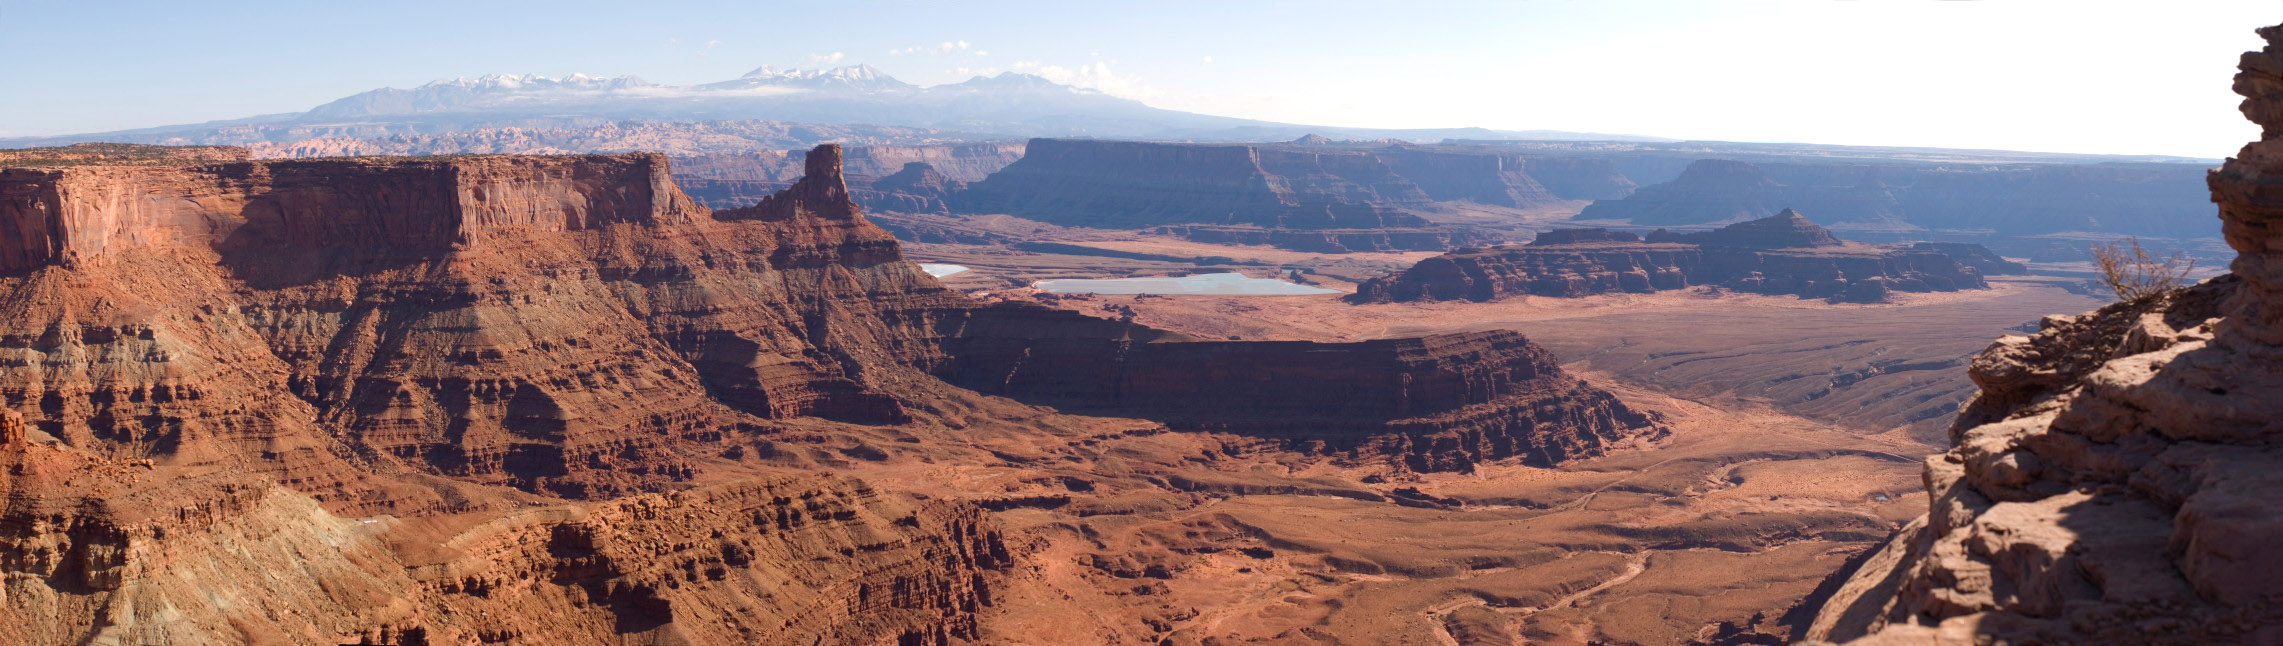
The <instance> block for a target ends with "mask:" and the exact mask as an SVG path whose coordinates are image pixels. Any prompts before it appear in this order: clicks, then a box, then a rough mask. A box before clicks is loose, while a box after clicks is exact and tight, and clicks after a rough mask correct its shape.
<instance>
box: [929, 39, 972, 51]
mask: <svg viewBox="0 0 2283 646" xmlns="http://www.w3.org/2000/svg"><path fill="white" fill-rule="evenodd" d="M967 48H968V44H967V41H964V40H947V41H943V44H941V45H936V46H935V53H937V54H949V53H952V52H956V51H960V50H963V49H967Z"/></svg>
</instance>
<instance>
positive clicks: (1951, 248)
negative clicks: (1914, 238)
mask: <svg viewBox="0 0 2283 646" xmlns="http://www.w3.org/2000/svg"><path fill="white" fill-rule="evenodd" d="M1910 248H1912V249H1917V250H1919V251H1932V252H1935V253H1939V254H1942V255H1945V256H1949V257H1950V258H1951V259H1952V260H1956V261H1958V264H1961V265H1965V266H1968V267H1973V268H1974V270H1975V271H1979V272H1982V275H1984V276H2011V275H2020V274H2027V273H2029V265H2024V264H2021V263H2019V262H2014V261H2012V260H2007V259H2006V258H2005V257H2004V256H2000V255H1998V254H1997V252H1994V251H1990V248H1989V247H1984V246H1982V245H1978V244H1974V243H1971V242H1915V243H1911V245H1910Z"/></svg>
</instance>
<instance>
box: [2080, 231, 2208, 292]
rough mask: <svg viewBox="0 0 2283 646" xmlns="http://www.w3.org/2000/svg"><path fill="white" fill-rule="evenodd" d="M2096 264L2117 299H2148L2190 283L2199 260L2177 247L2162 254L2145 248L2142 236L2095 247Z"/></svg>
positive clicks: (2095, 267)
mask: <svg viewBox="0 0 2283 646" xmlns="http://www.w3.org/2000/svg"><path fill="white" fill-rule="evenodd" d="M2093 267H2094V269H2095V270H2097V271H2098V272H2099V273H2100V281H2101V284H2102V285H2105V286H2107V287H2108V288H2109V291H2112V292H2116V295H2117V300H2119V301H2122V302H2126V303H2145V302H2148V301H2152V300H2156V299H2158V298H2162V297H2164V296H2165V295H2167V294H2171V293H2172V292H2176V291H2179V290H2180V289H2181V288H2184V287H2187V286H2188V283H2189V281H2188V273H2189V272H2192V271H2195V270H2196V261H2195V259H2193V258H2189V257H2188V256H2187V255H2186V254H2183V253H2181V252H2178V251H2174V252H2172V253H2171V254H2170V255H2166V256H2163V257H2161V258H2159V257H2157V256H2156V255H2155V254H2152V253H2149V251H2148V250H2147V249H2144V248H2142V247H2141V246H2140V239H2139V238H2125V239H2124V241H2123V242H2111V243H2108V244H2105V245H2100V246H2096V247H2093Z"/></svg>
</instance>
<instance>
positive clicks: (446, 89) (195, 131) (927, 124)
mask: <svg viewBox="0 0 2283 646" xmlns="http://www.w3.org/2000/svg"><path fill="white" fill-rule="evenodd" d="M726 122H771V123H777V124H783V125H784V126H797V125H799V124H818V125H819V126H821V129H818V132H819V134H818V137H820V138H822V137H828V135H825V134H823V133H824V132H827V131H832V132H844V131H846V129H847V128H851V127H858V128H873V129H882V128H884V129H887V130H892V131H893V130H898V129H901V130H900V131H904V132H912V131H915V130H914V129H916V131H918V132H933V133H935V134H926V135H920V136H919V138H922V139H932V140H945V139H970V140H972V139H1015V138H1024V137H1040V136H1047V137H1069V136H1091V137H1104V138H1124V139H1161V140H1163V139H1171V140H1222V141H1232V140H1254V141H1258V140H1273V139H1289V138H1292V137H1296V136H1299V135H1301V134H1305V133H1307V132H1316V131H1321V132H1327V133H1332V134H1336V135H1340V136H1344V137H1348V138H1383V137H1396V138H1406V139H1413V140H1436V139H1441V138H1445V137H1458V138H1475V139H1501V138H1517V137H1518V136H1519V138H1561V137H1545V136H1534V137H1533V136H1527V135H1524V134H1523V133H1501V132H1497V131H1491V130H1483V129H1480V128H1457V129H1445V130H1413V131H1399V130H1374V129H1355V128H1322V127H1309V126H1298V125H1292V124H1282V123H1274V122H1267V121H1256V120H1250V119H1237V118H1232V117H1220V116H1213V115H1205V114H1197V113H1192V112H1181V111H1176V110H1166V109H1162V108H1155V107H1151V106H1149V105H1146V104H1143V103H1142V102H1140V101H1135V100H1132V99H1125V98H1120V97H1116V96H1111V95H1108V94H1104V93H1101V92H1097V91H1094V90H1090V89H1085V88H1079V87H1072V86H1068V85H1063V84H1059V83H1055V82H1053V81H1050V80H1048V79H1045V78H1042V77H1039V76H1034V75H1028V74H1020V73H1014V72H1007V73H1003V74H999V75H997V76H989V77H984V76H977V77H974V78H971V79H968V80H966V81H963V82H959V83H948V84H943V85H936V86H929V87H921V86H918V85H913V84H910V83H905V82H903V81H900V80H897V79H896V78H894V77H891V76H889V75H888V74H886V73H884V72H882V71H880V70H879V69H877V68H874V67H872V66H869V65H851V66H847V67H837V68H830V69H789V70H788V69H777V68H775V67H769V66H762V67H760V68H758V69H755V70H753V71H751V72H748V73H746V74H745V75H744V76H741V77H738V78H735V79H730V80H726V81H719V82H713V83H702V84H696V85H663V84H658V83H652V82H649V81H645V80H642V79H640V78H637V77H633V76H620V77H598V76H587V75H584V74H572V75H570V76H565V77H559V78H558V77H550V76H542V75H537V74H493V75H486V76H479V77H474V78H468V77H460V78H449V79H440V80H436V81H431V82H428V83H425V84H422V85H419V86H417V87H413V88H410V89H399V88H381V89H377V90H371V91H367V92H360V93H357V94H354V95H351V96H347V97H343V98H341V99H338V100H334V101H331V102H327V103H325V104H324V105H320V106H317V107H315V108H312V109H310V110H309V111H307V112H296V113H284V114H271V115H262V116H257V117H248V118H244V119H235V120H230V121H218V122H209V123H202V124H189V125H181V126H164V127H158V128H143V129H138V130H126V131H118V132H107V133H94V134H87V135H70V136H62V137H39V138H23V139H13V140H0V146H11V145H53V144H60V143H70V142H76V141H110V142H123V143H174V144H186V143H196V144H227V145H249V146H256V147H261V146H264V145H269V146H272V147H274V146H275V145H279V144H291V143H293V142H298V141H303V140H310V139H342V138H347V139H357V140H367V141H373V140H377V139H381V138H389V137H434V136H441V135H449V134H452V133H470V132H477V131H499V130H502V129H510V130H549V131H554V134H553V135H551V136H565V135H564V132H563V131H575V130H578V129H587V128H597V127H603V124H618V125H615V126H611V127H615V128H620V129H624V128H626V127H628V124H646V123H647V124H718V123H726ZM726 127H727V128H729V129H731V130H749V129H750V128H748V127H746V126H726ZM778 129H782V128H778ZM796 138H797V137H796ZM1567 138H1583V137H1567ZM823 140H829V139H828V138H827V139H823ZM701 143H702V142H701ZM693 146H697V145H696V144H693ZM697 147H700V148H702V147H703V146H697ZM329 149H330V148H329ZM351 149H355V148H351Z"/></svg>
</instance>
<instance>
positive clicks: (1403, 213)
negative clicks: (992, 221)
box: [945, 139, 1455, 251]
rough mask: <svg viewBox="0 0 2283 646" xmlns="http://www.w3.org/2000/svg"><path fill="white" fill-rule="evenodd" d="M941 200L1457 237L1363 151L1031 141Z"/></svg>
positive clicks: (1423, 200)
mask: <svg viewBox="0 0 2283 646" xmlns="http://www.w3.org/2000/svg"><path fill="white" fill-rule="evenodd" d="M945 201H946V203H947V204H949V205H950V208H951V209H952V210H954V211H959V212H968V213H1005V214H1009V215H1015V216H1019V217H1024V218H1029V219H1033V220H1038V221H1041V222H1047V223H1051V224H1057V225H1063V226H1084V227H1095V228H1110V229H1149V228H1161V230H1162V231H1164V232H1168V233H1172V234H1175V235H1192V234H1194V235H1195V236H1196V238H1195V239H1199V240H1203V241H1211V242H1241V243H1245V244H1280V243H1289V244H1294V245H1301V246H1306V247H1309V248H1310V249H1311V250H1318V251H1332V250H1344V249H1350V248H1364V249H1376V248H1390V247H1387V246H1385V245H1386V244H1389V243H1395V241H1401V243H1399V244H1413V245H1417V244H1428V243H1430V242H1432V241H1447V240H1448V239H1449V238H1451V237H1453V236H1454V235H1455V234H1454V233H1452V232H1450V231H1448V230H1446V229H1444V228H1443V227H1440V226H1437V225H1435V224H1433V223H1430V222H1428V221H1427V220H1425V219H1423V218H1421V217H1419V216H1418V215H1417V214H1415V213H1412V212H1411V211H1410V210H1408V208H1409V207H1418V206H1423V205H1426V204H1428V203H1430V202H1431V201H1432V200H1431V198H1430V197H1429V196H1428V194H1427V193H1426V192H1425V191H1422V190H1421V189H1420V188H1419V187H1418V186H1417V185H1415V184H1413V183H1412V182H1411V181H1410V180H1409V179H1406V178H1404V177H1403V176H1400V175H1397V174H1396V173H1394V172H1393V170H1392V169H1391V168H1390V167H1389V166H1388V165H1387V164H1386V163H1384V162H1383V161H1381V160H1380V159H1379V158H1377V157H1375V156H1372V155H1370V154H1367V153H1364V152H1361V151H1313V150H1295V149H1283V148H1270V147H1261V146H1233V145H1195V144H1161V143H1144V142H1125V141H1090V140H1061V139H1036V140H1032V141H1031V142H1030V144H1029V146H1028V148H1027V150H1026V152H1025V153H1024V155H1023V159H1021V160H1019V161H1017V162H1015V163H1014V164H1011V165H1008V166H1007V167H1006V168H1005V169H1002V170H1000V171H999V172H997V173H993V174H992V175H991V176H990V177H988V178H986V179H984V180H983V181H980V182H975V183H973V184H971V185H969V186H968V189H967V190H965V191H962V192H958V193H956V194H953V195H952V196H951V197H950V198H948V199H946V200H945ZM1366 230H1369V232H1370V233H1367V232H1366ZM1372 233H1376V234H1377V236H1378V239H1373V238H1371V237H1369V236H1370V235H1372ZM1349 242H1354V243H1357V244H1355V245H1350V244H1347V243H1349ZM1280 246H1281V245H1280ZM1295 248H1298V247H1295ZM1393 248H1409V247H1393ZM1433 248H1435V249H1441V248H1447V247H1440V246H1438V247H1433Z"/></svg>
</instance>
